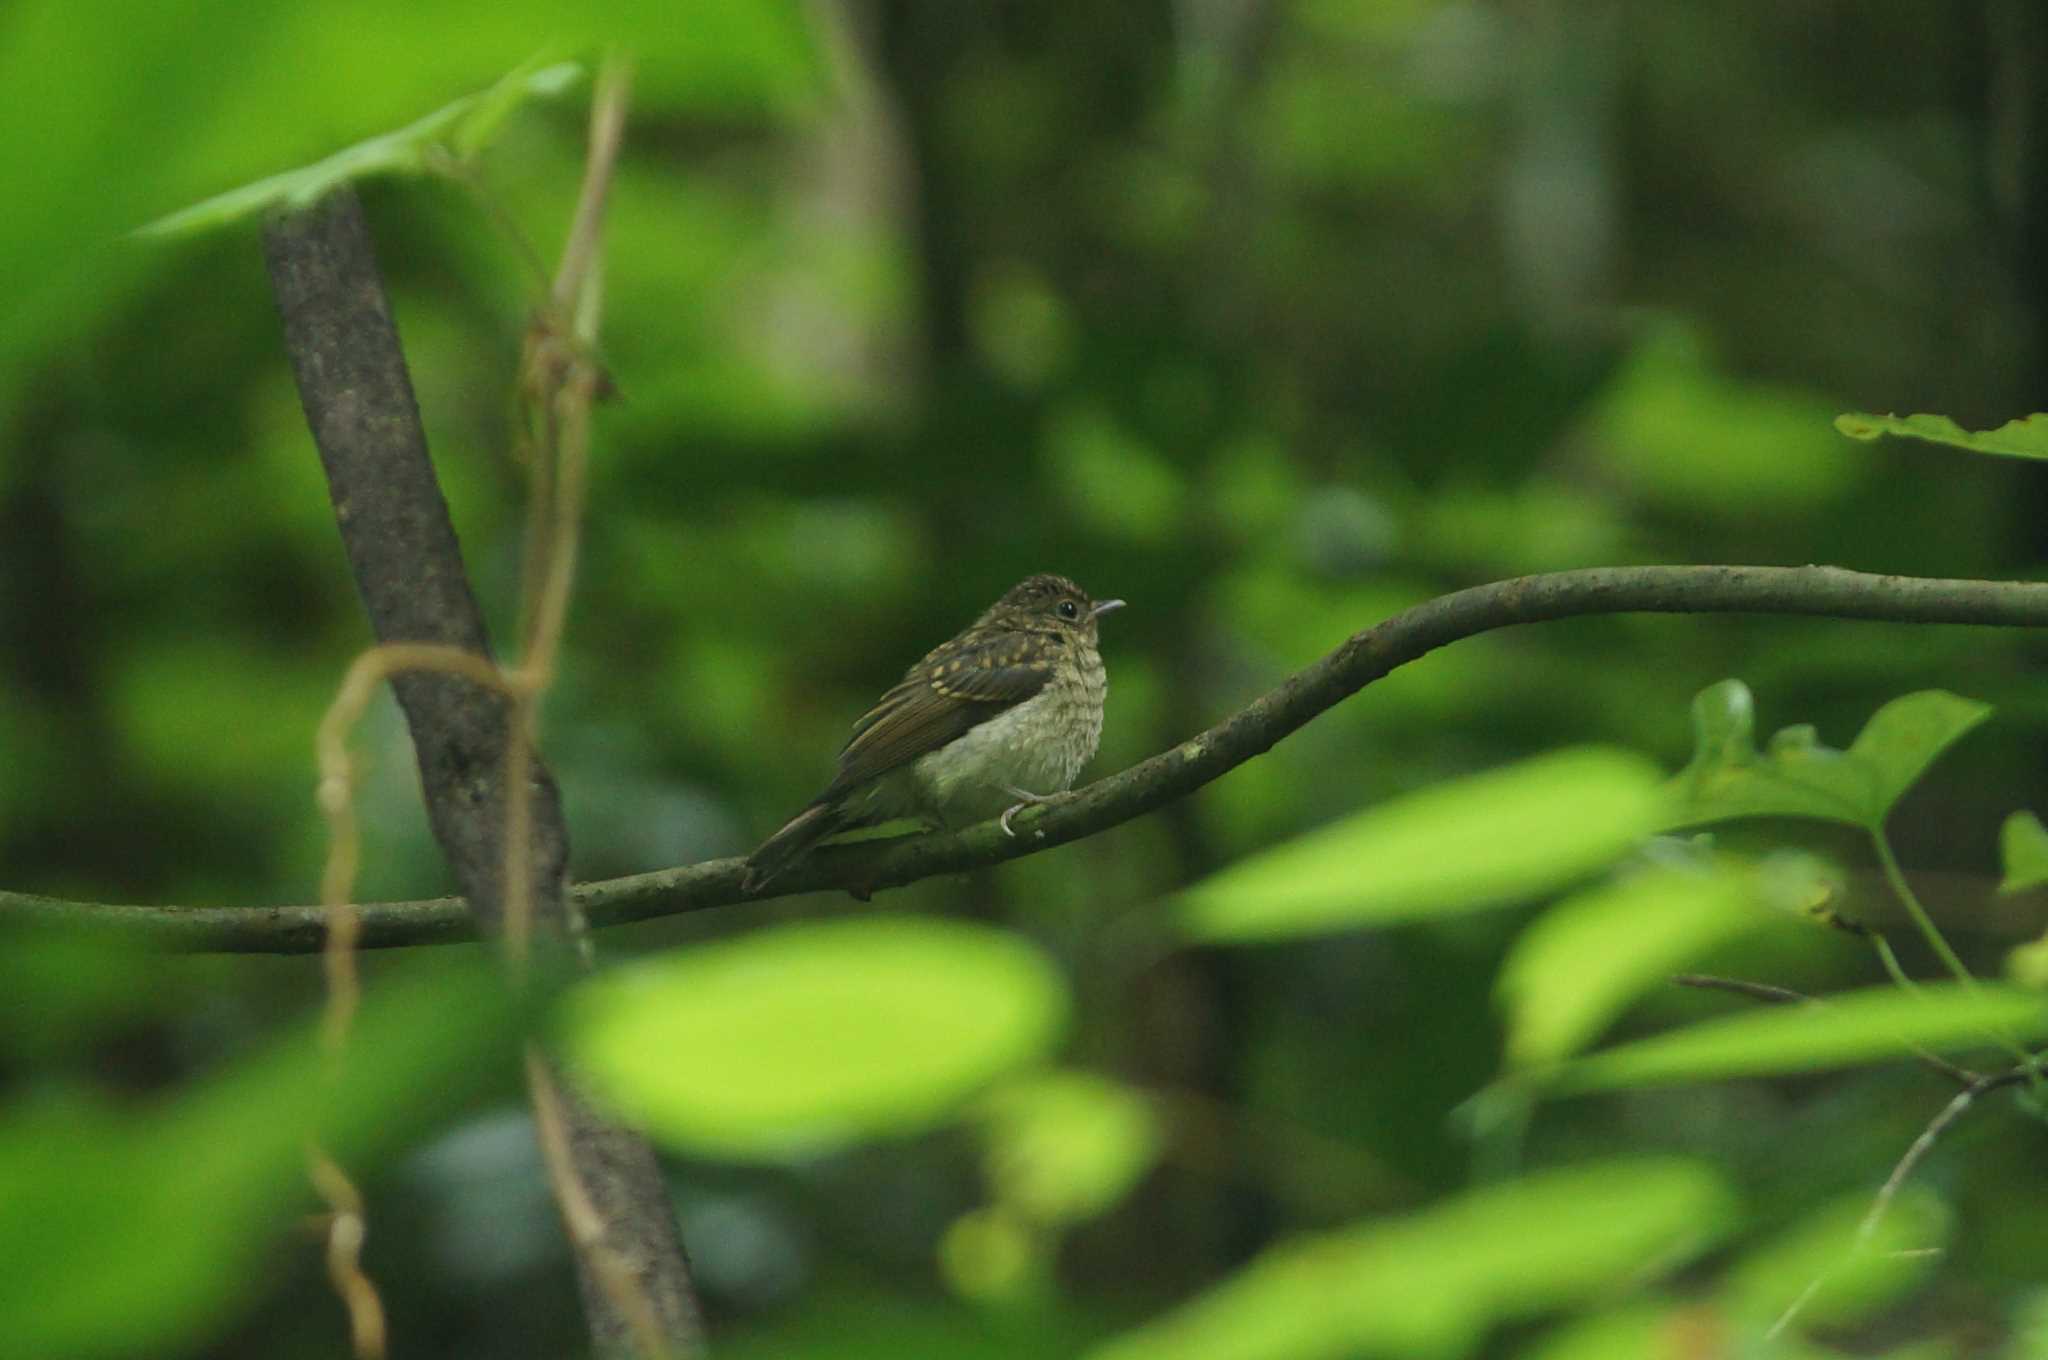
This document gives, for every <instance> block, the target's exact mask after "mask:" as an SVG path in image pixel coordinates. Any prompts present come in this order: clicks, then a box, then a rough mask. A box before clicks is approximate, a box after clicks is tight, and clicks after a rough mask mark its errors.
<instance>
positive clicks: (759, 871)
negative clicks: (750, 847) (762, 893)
mask: <svg viewBox="0 0 2048 1360" xmlns="http://www.w3.org/2000/svg"><path fill="white" fill-rule="evenodd" d="M846 821H847V818H846V813H845V811H844V810H843V809H842V808H839V807H837V806H835V805H833V804H831V803H825V802H818V803H813V804H811V805H810V806H809V807H807V808H805V809H804V810H803V811H802V812H799V813H798V814H797V815H796V816H794V817H792V818H790V819H789V820H788V821H787V822H785V823H783V826H782V830H780V831H778V832H776V833H775V834H774V835H772V836H770V837H769V838H768V839H767V840H765V841H762V842H761V846H760V848H759V849H758V850H756V851H754V853H753V854H751V855H748V856H747V872H746V874H745V875H744V876H743V877H742V878H741V879H740V886H741V887H742V888H744V889H746V891H748V892H756V891H758V890H760V889H761V888H763V887H766V886H767V885H768V883H769V882H770V881H771V880H772V879H774V878H775V877H776V876H777V875H778V874H780V873H781V872H782V871H783V870H785V869H787V868H788V867H789V866H790V865H792V864H794V863H795V862H796V861H797V860H798V859H800V858H802V856H803V853H804V852H805V851H806V850H809V849H810V848H811V847H812V846H814V845H816V844H817V843H818V842H819V841H821V840H824V839H825V837H827V836H829V835H831V834H832V833H833V832H835V831H839V830H843V829H844V828H845V826H846Z"/></svg>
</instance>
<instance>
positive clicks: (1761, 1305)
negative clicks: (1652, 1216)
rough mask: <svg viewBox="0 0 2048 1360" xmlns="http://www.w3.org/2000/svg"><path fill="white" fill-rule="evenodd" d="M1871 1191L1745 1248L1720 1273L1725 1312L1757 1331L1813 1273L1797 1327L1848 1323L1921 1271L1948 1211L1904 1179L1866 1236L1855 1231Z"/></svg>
mask: <svg viewBox="0 0 2048 1360" xmlns="http://www.w3.org/2000/svg"><path fill="white" fill-rule="evenodd" d="M1874 1193H1875V1191H1871V1190H1859V1191H1857V1192H1855V1193H1853V1194H1849V1195H1844V1196H1842V1197H1841V1198H1839V1199H1837V1200H1835V1201H1834V1202H1833V1203H1832V1204H1829V1205H1828V1206H1826V1207H1825V1208H1823V1209H1821V1210H1820V1211H1819V1212H1818V1213H1815V1214H1813V1215H1812V1216H1810V1217H1808V1218H1806V1219H1803V1220H1802V1221H1800V1222H1799V1223H1797V1224H1795V1225H1793V1226H1792V1227H1791V1228H1789V1229H1788V1230H1786V1231H1785V1232H1783V1233H1781V1234H1780V1235H1779V1236H1777V1237H1776V1238H1774V1239H1772V1240H1771V1241H1769V1242H1766V1243H1764V1244H1762V1245H1761V1246H1759V1247H1757V1248H1754V1249H1753V1250H1751V1251H1749V1252H1747V1253H1745V1254H1744V1256H1743V1257H1742V1259H1741V1260H1740V1261H1738V1262H1737V1263H1736V1264H1735V1265H1734V1267H1733V1268H1731V1269H1730V1270H1729V1271H1728V1273H1727V1275H1726V1277H1725V1278H1724V1280H1723V1283H1722V1287H1721V1297H1722V1301H1723V1304H1724V1306H1725V1307H1726V1308H1727V1310H1728V1312H1729V1314H1730V1315H1731V1316H1732V1317H1733V1318H1735V1319H1737V1320H1739V1322H1741V1323H1742V1324H1745V1325H1746V1326H1749V1327H1753V1328H1754V1329H1755V1330H1757V1331H1762V1330H1763V1329H1765V1328H1767V1327H1769V1326H1770V1325H1771V1324H1772V1323H1773V1322H1775V1321H1777V1319H1778V1318H1779V1317H1780V1316H1781V1315H1782V1314H1783V1313H1784V1311H1785V1309H1786V1307H1787V1306H1788V1305H1790V1304H1791V1303H1792V1302H1793V1301H1794V1300H1795V1299H1796V1298H1798V1297H1799V1295H1800V1293H1801V1291H1803V1290H1805V1289H1806V1288H1807V1286H1808V1285H1809V1284H1810V1283H1812V1282H1813V1281H1816V1280H1817V1281H1819V1282H1820V1283H1819V1285H1818V1286H1817V1287H1816V1288H1815V1289H1814V1290H1813V1293H1812V1294H1811V1295H1810V1296H1808V1297H1807V1299H1806V1301H1805V1302H1804V1303H1803V1304H1801V1305H1800V1309H1799V1315H1798V1318H1797V1327H1796V1328H1795V1330H1800V1331H1803V1330H1807V1329H1809V1328H1811V1327H1814V1326H1830V1327H1851V1326H1855V1325H1856V1324H1858V1323H1860V1322H1863V1321H1866V1320H1868V1319H1869V1318H1870V1317H1871V1316H1872V1315H1874V1314H1876V1313H1877V1312H1878V1311H1879V1310H1881V1309H1883V1308H1885V1307H1887V1306H1889V1305H1890V1304H1892V1303H1893V1302H1895V1301H1897V1300H1898V1299H1899V1297H1900V1296H1901V1295H1903V1294H1904V1293H1906V1292H1907V1291H1908V1290H1910V1289H1912V1288H1913V1287H1914V1286H1915V1285H1916V1284H1918V1283H1919V1282H1920V1281H1921V1280H1922V1279H1924V1278H1925V1277H1926V1275H1927V1273H1928V1271H1930V1270H1931V1269H1932V1268H1933V1266H1934V1262H1933V1261H1932V1260H1930V1259H1929V1258H1928V1256H1927V1255H1926V1254H1925V1253H1926V1251H1927V1250H1928V1249H1930V1248H1933V1249H1939V1248H1940V1247H1942V1246H1944V1245H1946V1243H1947V1240H1948V1229H1949V1215H1948V1211H1947V1208H1946V1206H1944V1205H1943V1204H1942V1202H1941V1200H1940V1199H1939V1197H1937V1196H1936V1195H1935V1194H1933V1192H1931V1191H1927V1190H1922V1189H1919V1188H1917V1187H1915V1186H1912V1185H1908V1186H1906V1187H1905V1188H1904V1189H1903V1190H1902V1191H1901V1192H1900V1193H1899V1194H1898V1195H1897V1196H1896V1197H1895V1198H1894V1199H1893V1200H1892V1203H1891V1206H1890V1207H1889V1208H1888V1209H1887V1210H1886V1211H1885V1213H1884V1215H1883V1216H1882V1217H1881V1218H1879V1219H1878V1220H1877V1224H1876V1226H1875V1227H1874V1228H1872V1230H1871V1233H1870V1237H1869V1238H1868V1239H1867V1240H1865V1241H1863V1242H1861V1243H1859V1242H1858V1241H1857V1233H1858V1232H1859V1231H1860V1229H1861V1227H1862V1224H1863V1221H1864V1219H1865V1217H1866V1216H1867V1215H1868V1214H1869V1213H1870V1206H1871V1199H1872V1195H1873V1194H1874Z"/></svg>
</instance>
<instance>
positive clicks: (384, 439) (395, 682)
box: [264, 188, 701, 1356]
mask: <svg viewBox="0 0 2048 1360" xmlns="http://www.w3.org/2000/svg"><path fill="white" fill-rule="evenodd" d="M264 255H265V259H266V262H267V264H268V266H269V272H270V280H271V287H272V290H273V292H274V293H275V295H276V298H277V304H278V311H279V313H280V316H281V317H282V320H283V323H284V336H285V346H286V350H287V352H288V353H289V355H290V358H291V364H292V370H293V374H294V376H295V377H296V379H297V381H298V387H299V397H300V401H301V403H302V404H303V406H304V408H305V412H306V419H307V423H308V425H309V426H310V427H311V429H312V432H313V438H314V443H315V444H316V446H317V447H318V449H319V453H320V461H321V464H322V466H323V467H324V468H325V470H326V473H327V480H328V487H329V491H330V494H331V496H332V499H333V502H334V509H335V517H336V522H337V523H338V525H339V527H340V530H341V536H342V543H343V546H344V548H345V550H346V552H347V556H348V562H349V568H350V572H351V574H352V575H353V576H354V578H355V583H356V588H357V590H358V592H359V593H360V594H361V596H362V599H363V603H364V607H365V610H366V612H367V613H368V615H369V618H370V624H371V627H372V630H373V631H374V632H375V634H376V636H377V639H378V641H379V642H381V643H387V644H388V643H426V644H434V645H436V646H438V647H447V648H453V649H456V650H459V651H462V652H466V653H470V654H473V655H474V656H476V657H477V658H479V659H483V658H487V657H488V655H489V648H488V644H487V641H486V637H485V632H484V625H483V616H482V612H481V610H479V608H478V607H477V603H476V599H475V597H474V595H473V594H472V593H471V591H470V588H469V582H468V577H467V575H466V573H465V570H464V568H463V564H462V558H461V553H460V550H459V548H458V546H457V544H456V539H455V531H454V527H453V525H452V523H451V522H450V520H449V517H448V509H447V505H446V503H445V501H444V500H443V499H442V496H441V489H440V485H439V483H438V482H437V481H436V479H435V476H434V470H433V465H432V463H431V462H430V461H429V459H428V455H427V445H426V436H425V433H424V431H423V429H422V428H421V425H420V420H419V412H418V408H417V406H416V404H415V401H414V398H413V392H412V383H411V379H410V377H409V375H408V373H407V371H406V366H405V359H404V355H403V352H402V350H401V349H400V346H399V340H398V333H397V329H396V327H395V326H394V325H393V323H392V319H391V313H390V308H389V305H388V303H387V301H386V299H385V296H384V289H383V282H382V279H381V277H380V275H379V273H378V270H377V264H376V259H375V255H374V253H373V251H372V248H371V243H370V237H369V232H368V228H367V226H366V225H365V223H364V221H363V214H362V206H361V204H360V202H359V201H358V200H357V198H356V196H355V193H354V191H353V190H350V189H346V188H344V189H341V190H339V191H337V192H336V193H334V194H332V195H331V196H329V197H328V198H326V199H324V200H322V201H321V202H320V203H318V204H315V205H313V206H312V207H310V208H307V209H305V210H303V211H299V212H295V213H292V214H290V215H287V216H285V217H282V218H280V219H278V220H276V221H273V222H272V223H271V224H269V226H268V227H267V228H266V230H265V233H264ZM520 679H521V680H523V679H524V677H520ZM392 688H393V689H394V690H395V691H396V693H397V695H398V700H399V704H400V706H401V707H402V708H403V710H404V712H405V717H406V722H407V725H408V727H409V729H410V731H411V733H412V739H413V746H414V749H415V752H416V754H417V756H418V760H419V769H420V782H421V786H422V792H423V794H424V796H425V800H426V806H427V812H428V819H429V821H430V823H431V825H432V826H433V829H434V834H435V837H436V839H437V840H438V841H439V843H440V845H441V849H442V853H443V854H444V855H445V856H446V857H447V859H448V863H449V865H450V867H451V868H452V869H453V870H454V872H455V875H456V880H457V882H458V884H459V885H460V887H461V889H462V892H463V895H464V897H465V898H467V900H468V902H469V905H470V909H471V911H472V912H474V913H475V915H476V916H477V918H478V921H479V923H480V924H481V925H482V926H483V927H484V928H485V929H486V930H489V931H496V930H499V929H502V927H503V924H504V918H505V905H506V901H507V897H508V889H509V888H510V886H511V885H510V884H508V882H507V881H506V878H507V876H506V872H505V870H506V865H507V863H508V856H507V853H506V844H505V842H506V835H507V813H508V811H509V802H510V800H509V797H508V794H509V788H508V785H507V781H506V771H507V768H508V765H509V763H510V760H511V758H512V752H513V751H514V750H515V749H518V748H519V746H520V744H521V743H520V742H519V730H518V728H517V726H516V725H515V722H514V710H515V708H516V707H517V704H516V701H515V699H514V698H513V692H514V691H517V690H520V689H523V688H524V685H523V684H521V685H511V686H507V687H506V688H503V689H500V688H496V687H493V686H490V685H487V684H480V683H478V682H477V679H476V678H467V677H465V676H464V675H461V674H451V673H449V672H448V671H447V670H446V669H445V668H440V667H436V668H433V669H427V670H414V671H407V672H405V673H401V674H395V675H394V676H393V677H392ZM521 760H522V763H523V764H524V766H525V769H526V776H525V777H522V778H521V779H519V781H518V790H519V793H520V795H521V798H522V799H523V800H524V801H525V802H526V803H527V806H528V810H529V814H530V815H529V816H528V818H527V819H526V821H527V833H526V834H525V835H524V836H523V837H522V838H521V839H522V840H523V842H524V845H523V847H522V854H521V856H520V859H519V864H520V872H519V873H518V875H517V876H518V878H519V880H520V881H519V884H518V889H519V891H520V892H521V893H522V894H523V895H524V896H525V899H526V901H528V902H529V903H530V904H531V909H532V917H533V921H534V924H535V926H536V928H537V934H540V933H544V934H545V935H546V936H547V937H550V938H552V939H553V940H555V941H557V942H558V943H559V942H563V941H566V940H567V939H568V938H569V937H570V936H571V935H572V934H573V933H574V929H575V927H574V923H573V918H572V916H571V912H570V909H569V905H568V901H567V893H566V888H567V866H568V833H567V829H566V826H565V825H564V822H563V818H562V810H561V802H560V799H559V797H558V795H557V793H556V789H555V785H554V781H553V779H552V777H551V776H550V775H549V774H548V772H547V770H546V768H545V767H544V766H543V765H541V764H540V762H539V761H538V760H537V759H532V758H531V756H530V754H528V753H526V752H524V751H522V752H521ZM558 1113H559V1116H560V1124H561V1130H560V1141H561V1145H562V1146H563V1147H565V1148H566V1156H565V1158H564V1161H565V1162H566V1164H567V1165H569V1166H570V1167H572V1168H573V1169H574V1172H575V1176H576V1184H577V1189H578V1190H579V1192H580V1193H581V1196H582V1198H583V1200H584V1202H585V1205H586V1206H587V1208H588V1210H589V1214H590V1219H591V1221H592V1222H593V1223H594V1224H595V1225H596V1230H597V1231H598V1233H599V1235H600V1237H601V1242H602V1247H603V1251H602V1252H601V1253H594V1252H587V1251H579V1252H578V1254H577V1264H578V1273H579V1278H580V1281H581V1283H582V1286H583V1297H584V1303H585V1307H586V1309H587V1310H588V1313H589V1321H590V1330H591V1334H592V1337H593V1339H594V1342H595V1346H596V1350H597V1352H598V1353H599V1354H601V1355H606V1356H627V1355H633V1354H636V1353H640V1354H644V1353H646V1351H647V1350H648V1349H651V1347H650V1346H648V1345H645V1344H641V1343H640V1342H639V1341H638V1338H639V1337H640V1335H641V1334H642V1331H643V1327H644V1317H645V1316H651V1317H652V1318H653V1319H655V1321H656V1323H657V1324H658V1332H659V1339H660V1346H661V1349H662V1350H664V1351H665V1352H666V1353H667V1354H670V1355H690V1354H695V1353H697V1351H698V1350H699V1347H700V1340H701V1327H700V1324H699V1320H698V1313H697V1305H696V1299H695V1296H694V1294H693V1292H692V1290H691V1286H690V1279H689V1273H688V1268H687V1264H686V1262H685V1260H684V1256H683V1251H682V1244H681V1241H680V1239H679V1238H678V1236H677V1233H676V1228H675V1220H674V1216H673V1213H672V1211H671V1210H670V1207H669V1202H668V1195H667V1190H666V1187H665V1185H664V1184H663V1181H662V1178H661V1172H660V1168H659V1167H658V1165H657V1164H656V1162H655V1160H654V1155H653V1152H652V1150H651V1149H650V1148H649V1147H648V1145H647V1143H646V1141H645V1140H644V1139H642V1138H641V1137H639V1136H638V1135H637V1134H634V1133H632V1132H630V1131H628V1130H626V1129H622V1128H620V1127H618V1126H616V1125H612V1124H609V1123H607V1122H606V1121H605V1120H604V1119H603V1118H601V1117H600V1116H598V1115H597V1114H596V1113H595V1112H594V1111H592V1110H591V1109H590V1108H589V1107H588V1106H586V1105H585V1104H583V1103H582V1102H581V1101H580V1100H579V1099H578V1098H577V1097H576V1095H575V1093H574V1092H573V1091H572V1090H568V1089H566V1085H565V1086H564V1089H563V1090H562V1092H561V1098H560V1101H559V1111H558ZM594 1261H611V1262H617V1263H620V1264H619V1265H618V1266H617V1268H616V1269H615V1270H609V1271H600V1269H599V1267H598V1266H596V1265H594V1264H593V1262H594ZM622 1282H623V1283H624V1284H625V1285H627V1286H629V1287H630V1292H631V1294H632V1297H633V1305H632V1306H628V1307H622V1306H621V1304H620V1302H619V1301H618V1294H619V1290H618V1288H617V1286H618V1285H619V1284H620V1283H622Z"/></svg>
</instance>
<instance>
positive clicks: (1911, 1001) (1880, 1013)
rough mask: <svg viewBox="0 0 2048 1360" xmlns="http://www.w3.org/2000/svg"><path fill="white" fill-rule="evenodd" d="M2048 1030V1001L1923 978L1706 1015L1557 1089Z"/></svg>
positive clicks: (1677, 1079) (1826, 1060) (1590, 1066)
mask: <svg viewBox="0 0 2048 1360" xmlns="http://www.w3.org/2000/svg"><path fill="white" fill-rule="evenodd" d="M2001 1030H2004V1031H2011V1032H2013V1033H2014V1034H2016V1035H2017V1036H2018V1037H2020V1038H2026V1037H2027V1036H2030V1035H2038V1034H2042V1033H2044V1032H2048V1005H2044V1004H2043V1003H2042V1000H2041V998H2040V997H2039V996H2037V995H2035V994H2033V993H2031V992H2025V991H2020V990H2018V989H2015V988H2010V987H2000V986H1996V985H1979V986H1973V987H1965V986H1963V985H1962V984H1961V983H1953V982H1943V983H1928V984H1926V985H1923V986H1921V987H1920V988H1918V989H1917V990H1915V991H1912V992H1903V991H1900V990H1899V989H1898V988H1896V987H1892V986H1883V987H1873V988H1869V989H1866V990H1864V991H1860V992H1850V993H1847V994H1844V995H1839V996H1836V997H1833V998H1831V999H1830V1000H1829V1001H1827V1002H1826V1003H1825V1004H1816V1005H1807V1006H1775V1007H1772V1008H1771V1009H1769V1010H1759V1011H1745V1012H1742V1013H1740V1014H1737V1015H1729V1016H1723V1017H1721V1018H1719V1019H1715V1020H1707V1021H1703V1022H1702V1023H1700V1024H1697V1025H1689V1026H1687V1027H1685V1028H1683V1029H1677V1030H1672V1031H1669V1032H1668V1033H1664V1034H1659V1035H1656V1036H1655V1037H1653V1038H1649V1039H1643V1040H1640V1041H1638V1042H1636V1043H1631V1044H1624V1045H1622V1046H1621V1047H1619V1048H1610V1049H1606V1050H1604V1051H1602V1052H1599V1053H1595V1054H1593V1055H1592V1056H1590V1057H1586V1058H1581V1059H1579V1060H1578V1061H1576V1062H1572V1063H1568V1064H1566V1065H1565V1066H1564V1067H1563V1068H1562V1069H1560V1071H1559V1074H1558V1075H1559V1084H1560V1087H1561V1089H1564V1090H1570V1091H1594V1090H1611V1089H1614V1088H1617V1087H1627V1086H1656V1085H1670V1084H1674V1083H1682V1082H1695V1081H1721V1080H1725V1079H1727V1078H1730V1077H1761V1076H1773V1075H1777V1074H1780V1073H1786V1072H1806V1071H1811V1070H1813V1069H1815V1068H1823V1067H1844V1066H1848V1065H1850V1064H1853V1063H1864V1062H1878V1061H1883V1060H1888V1059H1895V1058H1901V1057H1905V1056H1908V1054H1909V1052H1910V1050H1911V1048H1912V1047H1913V1046H1915V1045H1917V1046H1919V1047H1921V1048H1925V1049H1929V1050H1932V1051H1934V1052H1941V1051H1944V1050H1951V1049H1958V1048H1970V1047H1978V1046H1982V1045H1984V1044H1985V1043H1987V1042H1988V1041H1987V1040H1986V1038H1985V1036H1986V1035H1987V1034H1992V1033H1997V1032H1999V1031H2001Z"/></svg>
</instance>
